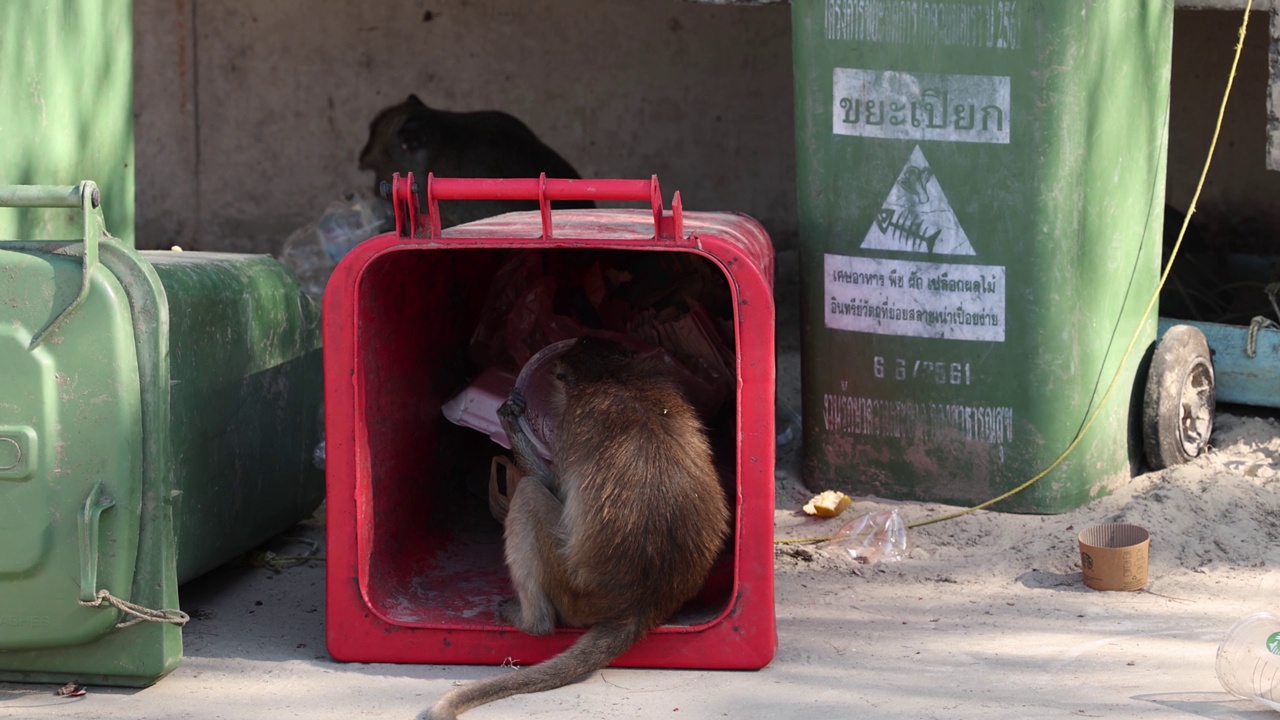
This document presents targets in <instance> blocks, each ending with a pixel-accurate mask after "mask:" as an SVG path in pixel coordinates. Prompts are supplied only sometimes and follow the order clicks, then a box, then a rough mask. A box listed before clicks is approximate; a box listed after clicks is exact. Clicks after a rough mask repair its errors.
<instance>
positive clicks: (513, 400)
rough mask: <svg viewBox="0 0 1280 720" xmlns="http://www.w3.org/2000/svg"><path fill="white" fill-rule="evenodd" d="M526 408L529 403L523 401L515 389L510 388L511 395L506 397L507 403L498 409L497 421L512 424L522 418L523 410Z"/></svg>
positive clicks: (522, 395) (521, 394)
mask: <svg viewBox="0 0 1280 720" xmlns="http://www.w3.org/2000/svg"><path fill="white" fill-rule="evenodd" d="M528 408H529V403H528V402H526V401H525V399H524V394H523V393H521V392H520V391H519V390H517V389H515V388H511V394H510V395H508V396H507V401H506V402H504V403H502V406H501V407H499V408H498V419H500V420H505V421H507V422H511V423H514V422H515V421H516V420H519V419H520V418H522V417H524V413H525V410H527V409H528Z"/></svg>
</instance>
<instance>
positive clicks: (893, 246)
mask: <svg viewBox="0 0 1280 720" xmlns="http://www.w3.org/2000/svg"><path fill="white" fill-rule="evenodd" d="M861 247H862V249H864V250H904V251H907V252H922V253H933V254H935V255H973V254H974V252H973V246H972V245H970V244H969V236H968V235H966V234H965V232H964V228H962V227H960V220H959V218H957V217H956V213H955V211H954V210H952V209H951V203H949V202H947V195H946V193H944V192H942V186H941V185H939V184H938V178H936V177H934V176H933V168H931V167H929V161H928V160H925V158H924V152H922V151H921V150H920V146H919V145H917V146H916V147H915V150H913V151H911V157H910V158H908V159H907V164H906V165H905V166H904V167H903V168H902V172H901V173H899V174H898V179H897V180H896V181H894V183H893V187H892V188H890V189H889V194H888V196H887V197H886V198H885V199H884V203H883V204H882V205H881V206H880V211H879V212H877V213H876V219H875V221H874V222H872V223H871V229H870V230H868V231H867V236H866V237H865V238H863V239H862V245H861Z"/></svg>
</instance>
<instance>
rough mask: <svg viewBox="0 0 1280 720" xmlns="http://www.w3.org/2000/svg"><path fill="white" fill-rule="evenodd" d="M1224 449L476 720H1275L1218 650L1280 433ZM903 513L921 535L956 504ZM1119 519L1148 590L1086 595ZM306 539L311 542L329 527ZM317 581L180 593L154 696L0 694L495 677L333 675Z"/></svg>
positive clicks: (1261, 574) (319, 576) (160, 698)
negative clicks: (1237, 687) (755, 644)
mask: <svg viewBox="0 0 1280 720" xmlns="http://www.w3.org/2000/svg"><path fill="white" fill-rule="evenodd" d="M1213 442H1214V445H1215V450H1214V452H1212V453H1210V454H1209V455H1207V456H1205V457H1203V458H1201V459H1199V460H1196V461H1195V462H1193V463H1191V464H1189V465H1186V466H1183V467H1179V468H1175V469H1172V470H1168V471H1164V472H1159V473H1152V474H1148V475H1144V476H1141V477H1138V478H1136V479H1134V480H1133V482H1131V483H1130V484H1129V485H1128V486H1126V487H1125V488H1123V489H1122V491H1121V492H1119V493H1118V494H1116V495H1113V496H1111V497H1108V498H1104V499H1102V500H1099V501H1096V502H1095V503H1093V504H1091V505H1089V506H1087V507H1086V508H1083V509H1081V510H1077V511H1075V512H1072V513H1068V514H1064V515H1054V516H1027V515H1007V514H1000V513H989V512H980V513H976V514H973V515H969V516H965V517H962V518H959V519H955V520H949V521H946V522H943V523H939V524H936V525H929V526H925V527H922V528H919V529H917V530H913V531H911V533H910V540H911V549H910V551H909V552H908V556H907V557H906V558H905V559H903V560H902V561H899V562H894V563H878V564H874V565H859V564H856V563H854V562H853V561H851V560H848V559H845V558H844V557H842V556H841V555H840V554H839V553H838V552H832V551H827V550H824V549H821V548H814V547H812V546H805V547H803V548H798V547H796V546H784V547H782V548H781V549H779V551H778V554H777V562H776V578H777V615H778V639H779V648H778V654H777V657H776V658H775V660H774V662H773V663H772V664H771V665H769V666H768V667H767V668H765V669H764V670H761V671H758V672H716V671H655V670H614V669H608V670H605V671H603V672H599V673H595V674H594V675H592V676H591V677H589V678H588V679H586V680H585V681H583V682H581V683H579V684H577V685H574V686H571V687H568V688H564V689H561V690H557V691H552V692H549V693H543V694H541V695H536V696H528V697H521V698H512V699H509V700H505V701H502V702H500V703H495V704H493V705H490V706H487V707H483V708H480V709H477V710H475V711H473V712H472V713H470V714H469V715H468V716H467V717H472V718H476V719H477V720H482V719H483V718H512V717H541V716H545V717H557V718H597V717H599V718H634V717H674V718H686V719H689V718H722V717H740V718H766V717H768V718H812V717H869V718H975V719H976V718H988V719H989V718H1027V717H1037V718H1068V717H1071V718H1075V717H1106V718H1111V717H1152V718H1157V717H1160V718H1163V717H1170V718H1177V717H1188V718H1191V717H1203V718H1263V717H1274V716H1275V713H1274V712H1272V711H1269V710H1266V709H1265V708H1263V707H1262V706H1260V705H1256V704H1254V703H1252V702H1251V701H1247V700H1240V699H1236V698H1233V697H1232V696H1230V695H1228V694H1226V693H1225V692H1223V691H1222V689H1221V687H1220V686H1219V684H1218V681H1217V678H1216V675H1215V673H1214V658H1215V653H1216V648H1217V645H1218V642H1219V640H1220V639H1221V637H1222V635H1223V633H1224V632H1225V631H1226V629H1227V628H1228V627H1229V626H1230V625H1231V624H1232V623H1233V622H1234V621H1235V620H1236V619H1238V618H1239V617H1241V616H1242V615H1244V614H1247V613H1249V612H1251V611H1253V610H1256V609H1267V608H1269V609H1276V607H1277V605H1278V604H1280V603H1278V602H1277V598H1278V597H1280V574H1278V573H1277V572H1276V571H1275V570H1274V568H1275V567H1276V566H1277V565H1280V543H1278V542H1277V540H1278V539H1280V476H1278V475H1277V472H1276V470H1275V461H1276V458H1277V456H1280V425H1278V424H1277V423H1276V422H1275V420H1273V419H1270V418H1265V417H1245V416H1235V415H1226V414H1223V415H1220V416H1219V418H1218V428H1217V431H1216V433H1215V435H1214V439H1213ZM806 496H807V493H806V492H804V491H803V490H802V489H801V488H800V487H799V486H798V485H796V484H795V483H794V480H793V479H791V478H790V477H789V476H788V472H787V470H786V468H785V467H783V471H782V472H781V473H780V476H779V497H778V501H779V506H778V510H777V516H776V517H777V522H776V527H777V533H778V536H779V537H787V536H798V535H803V536H808V535H813V534H819V533H824V532H827V531H829V530H830V529H831V528H834V527H835V526H836V525H838V524H839V523H840V522H841V520H840V519H837V520H828V521H816V520H813V519H810V518H807V517H805V516H803V514H802V513H799V512H798V508H799V507H800V504H801V503H802V501H803V500H804V499H805V498H806ZM884 507H895V508H897V509H898V510H899V512H900V513H901V515H902V516H903V517H904V518H905V519H907V520H909V521H911V520H916V519H921V518H925V517H932V516H933V515H934V514H935V513H939V512H943V511H946V510H948V509H950V508H947V507H944V506H937V505H923V504H918V503H888V502H882V501H874V500H861V501H859V502H857V503H856V504H855V505H854V507H853V508H852V509H851V510H850V511H849V512H850V513H853V512H863V511H867V510H870V509H877V508H884ZM1103 521H1126V522H1133V523H1137V524H1140V525H1142V526H1143V527H1146V528H1147V529H1148V530H1150V531H1151V535H1152V542H1151V568H1150V579H1151V581H1150V585H1149V586H1148V588H1147V590H1146V591H1144V592H1137V593H1118V592H1097V591H1093V590H1089V589H1088V588H1086V587H1084V586H1083V584H1082V582H1081V575H1080V569H1079V553H1078V550H1077V547H1076V539H1075V538H1076V533H1077V532H1078V530H1079V529H1080V528H1082V527H1084V526H1085V525H1087V524H1091V523H1094V522H1103ZM300 531H301V532H304V533H306V534H309V535H311V536H312V537H319V536H320V535H321V533H322V528H320V527H318V526H310V527H303V528H300ZM323 578H324V568H323V566H322V564H321V563H312V564H310V565H304V566H298V567H293V568H290V569H287V570H285V571H284V572H281V573H278V574H277V573H273V572H271V571H269V570H263V569H255V568H246V567H227V568H223V569H221V570H219V571H216V572H214V573H213V574H211V575H209V576H207V577H205V578H202V579H200V580H198V581H196V582H193V583H191V584H189V585H188V586H185V587H184V588H183V606H184V608H185V609H186V610H187V611H188V612H190V613H191V614H192V616H193V620H192V622H191V624H190V625H189V626H188V628H187V630H186V634H185V641H186V659H185V660H184V662H183V664H182V666H181V667H179V668H178V670H176V671H175V672H174V673H173V674H172V675H170V676H169V677H167V678H165V679H164V680H162V681H161V682H159V683H157V684H156V685H154V686H152V687H150V688H146V689H142V690H123V689H107V688H90V689H89V694H88V695H87V696H86V697H84V698H80V699H76V700H63V699H59V698H55V697H54V696H53V695H52V689H53V688H52V687H49V686H40V685H13V684H0V715H3V716H7V717H14V718H126V717H127V718H140V719H147V720H151V719H154V720H168V719H173V720H178V719H182V718H191V719H193V720H194V719H199V720H213V719H215V718H218V719H222V718H315V719H317V720H323V719H328V718H335V719H336V718H404V719H405V720H408V719H409V718H413V717H414V716H415V715H416V713H417V712H419V711H420V710H422V709H423V708H424V707H426V706H427V705H429V704H430V702H431V701H432V700H433V699H434V698H435V697H436V696H438V695H439V694H440V693H442V692H443V691H445V690H446V689H447V688H449V687H450V686H451V685H452V684H453V683H454V682H457V681H467V680H473V679H476V678H480V677H487V676H489V675H492V674H493V673H496V672H509V670H505V669H497V668H489V667H439V666H405V665H372V664H339V663H335V662H334V661H332V660H331V659H329V657H328V655H327V654H326V652H325V650H324V585H323Z"/></svg>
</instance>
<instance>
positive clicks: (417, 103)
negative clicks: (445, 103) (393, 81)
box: [404, 94, 427, 108]
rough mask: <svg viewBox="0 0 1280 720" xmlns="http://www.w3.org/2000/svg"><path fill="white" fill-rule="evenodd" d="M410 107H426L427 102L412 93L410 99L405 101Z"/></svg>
mask: <svg viewBox="0 0 1280 720" xmlns="http://www.w3.org/2000/svg"><path fill="white" fill-rule="evenodd" d="M404 102H405V104H406V105H408V106H409V107H417V108H426V107H427V104H426V103H424V102H422V101H421V100H419V99H418V96H417V95H416V94H410V95H409V99H408V100H405V101H404Z"/></svg>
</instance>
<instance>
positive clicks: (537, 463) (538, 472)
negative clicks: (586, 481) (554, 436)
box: [498, 389, 554, 490]
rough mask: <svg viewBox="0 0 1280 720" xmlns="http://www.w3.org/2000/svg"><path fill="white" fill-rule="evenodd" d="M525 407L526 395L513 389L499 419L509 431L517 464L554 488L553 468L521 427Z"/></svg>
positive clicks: (548, 486)
mask: <svg viewBox="0 0 1280 720" xmlns="http://www.w3.org/2000/svg"><path fill="white" fill-rule="evenodd" d="M525 407H526V403H525V399H524V395H522V394H520V391H519V390H514V389H513V390H512V391H511V395H509V396H508V397H507V401H506V402H504V403H502V406H501V407H499V408H498V421H499V422H500V423H502V429H503V430H504V431H505V432H506V433H507V439H508V440H510V441H511V450H512V452H514V453H515V456H516V465H517V466H518V467H519V468H520V469H521V470H523V471H524V473H525V475H527V476H529V475H531V476H534V477H536V478H538V482H540V483H542V484H543V485H545V486H546V487H547V489H549V490H554V487H553V482H554V481H553V480H552V476H551V468H549V467H547V463H546V462H545V461H543V459H542V456H541V455H539V454H538V453H537V451H536V450H534V449H533V442H532V441H531V440H529V436H528V435H526V434H525V432H524V428H521V427H520V423H519V422H518V421H519V420H520V418H521V416H523V415H524V411H525Z"/></svg>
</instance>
